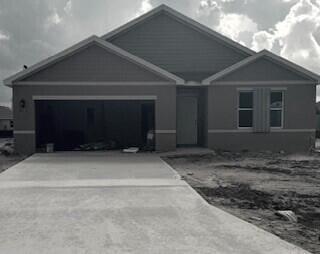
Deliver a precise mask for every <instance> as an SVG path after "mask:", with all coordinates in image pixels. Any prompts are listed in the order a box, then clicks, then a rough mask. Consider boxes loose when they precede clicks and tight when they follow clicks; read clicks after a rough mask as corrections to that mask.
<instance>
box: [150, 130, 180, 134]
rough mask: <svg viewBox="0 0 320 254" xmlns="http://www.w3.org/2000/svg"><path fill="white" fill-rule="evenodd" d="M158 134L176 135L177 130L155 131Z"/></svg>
mask: <svg viewBox="0 0 320 254" xmlns="http://www.w3.org/2000/svg"><path fill="white" fill-rule="evenodd" d="M155 133H156V134H175V133H177V131H176V130H155Z"/></svg>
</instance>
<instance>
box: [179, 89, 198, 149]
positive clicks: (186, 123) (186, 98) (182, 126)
mask: <svg viewBox="0 0 320 254" xmlns="http://www.w3.org/2000/svg"><path fill="white" fill-rule="evenodd" d="M197 119H198V99H197V97H196V96H192V95H181V96H178V97H177V144H178V145H196V144H197V142H198V140H197V136H198V126H197V125H198V123H197Z"/></svg>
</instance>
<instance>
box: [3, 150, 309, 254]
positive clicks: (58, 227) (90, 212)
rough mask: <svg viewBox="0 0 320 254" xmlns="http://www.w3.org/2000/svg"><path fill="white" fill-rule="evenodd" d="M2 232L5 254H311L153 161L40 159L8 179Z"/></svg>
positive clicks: (87, 156)
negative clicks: (212, 201) (225, 208)
mask: <svg viewBox="0 0 320 254" xmlns="http://www.w3.org/2000/svg"><path fill="white" fill-rule="evenodd" d="M43 171H44V172H45V173H44V172H43ZM0 225H1V226H0V253H13V254H14V253H110V254H111V253H112V254H117V253H139V254H140V253H183V254H186V253H200V254H202V253H208V254H209V253H210V254H212V253H219V254H224V253H228V254H229V253H243V254H251V253H252V254H253V253H254V254H259V253H260V254H262V253H265V254H266V253H268V254H269V253H282V254H289V253H290V254H296V253H297V254H298V253H299V254H300V253H308V252H306V251H304V250H302V249H300V248H298V247H295V246H293V245H291V244H289V243H287V242H285V241H282V240H280V239H279V238H278V237H276V236H275V235H272V234H270V233H267V232H265V231H263V230H261V229H259V228H257V227H255V226H253V225H251V224H249V223H246V222H244V221H242V220H240V219H238V218H236V217H234V216H232V215H230V214H228V213H225V212H223V211H221V210H220V209H217V208H215V207H213V206H210V205H208V204H207V203H206V202H205V201H204V200H203V199H202V198H201V197H200V196H199V195H198V194H197V193H196V192H195V191H194V190H193V189H192V188H191V187H190V186H189V185H188V184H186V182H184V181H181V180H180V179H178V178H177V174H176V173H175V172H174V171H173V170H172V169H171V168H170V167H169V166H168V165H167V164H166V163H164V162H163V161H162V160H161V159H160V158H159V157H158V156H157V155H147V154H142V155H141V154H136V155H122V154H120V153H112V154H111V153H110V154H109V153H60V154H59V153H56V154H41V155H34V156H32V157H30V158H29V159H27V160H26V161H24V162H22V163H20V164H18V165H16V166H14V167H13V168H11V169H9V170H8V171H6V172H4V173H3V174H0Z"/></svg>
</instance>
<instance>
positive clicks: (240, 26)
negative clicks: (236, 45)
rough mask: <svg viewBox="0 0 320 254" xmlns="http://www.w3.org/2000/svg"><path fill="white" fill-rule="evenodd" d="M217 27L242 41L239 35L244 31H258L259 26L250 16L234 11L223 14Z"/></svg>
mask: <svg viewBox="0 0 320 254" xmlns="http://www.w3.org/2000/svg"><path fill="white" fill-rule="evenodd" d="M216 29H217V30H218V31H219V32H221V33H222V34H224V35H226V36H228V37H230V38H231V39H233V40H236V41H240V40H239V39H240V38H239V35H240V34H241V33H242V32H252V33H255V32H257V31H258V26H257V24H256V23H255V22H253V21H252V20H251V19H250V18H249V17H248V16H246V15H242V14H234V13H232V14H222V15H221V19H220V23H219V25H218V26H217V28H216Z"/></svg>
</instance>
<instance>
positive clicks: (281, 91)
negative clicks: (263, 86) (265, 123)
mask: <svg viewBox="0 0 320 254" xmlns="http://www.w3.org/2000/svg"><path fill="white" fill-rule="evenodd" d="M272 93H281V99H282V106H281V107H278V108H272V107H271V94H272ZM284 103H285V102H284V91H283V90H276V89H272V90H271V91H270V107H269V115H270V129H272V130H279V129H283V128H284ZM279 110H281V126H271V111H279Z"/></svg>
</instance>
